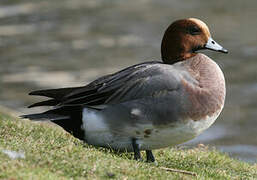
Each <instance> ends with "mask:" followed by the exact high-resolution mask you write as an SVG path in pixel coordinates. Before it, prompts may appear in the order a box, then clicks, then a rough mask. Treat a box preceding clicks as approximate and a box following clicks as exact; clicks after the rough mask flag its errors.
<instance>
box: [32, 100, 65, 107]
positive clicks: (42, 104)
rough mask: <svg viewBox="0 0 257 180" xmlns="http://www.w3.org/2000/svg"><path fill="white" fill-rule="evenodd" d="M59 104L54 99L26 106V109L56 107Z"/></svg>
mask: <svg viewBox="0 0 257 180" xmlns="http://www.w3.org/2000/svg"><path fill="white" fill-rule="evenodd" d="M59 103H60V101H58V100H56V99H49V100H46V101H41V102H38V103H35V104H32V105H30V106H28V108H33V107H37V106H56V105H57V104H59Z"/></svg>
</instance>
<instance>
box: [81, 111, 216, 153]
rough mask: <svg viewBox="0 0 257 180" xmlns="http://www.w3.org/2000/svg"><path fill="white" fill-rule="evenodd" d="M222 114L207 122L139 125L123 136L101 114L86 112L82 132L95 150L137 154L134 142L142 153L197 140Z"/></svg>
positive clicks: (191, 121) (210, 118)
mask: <svg viewBox="0 0 257 180" xmlns="http://www.w3.org/2000/svg"><path fill="white" fill-rule="evenodd" d="M220 112H221V110H220V111H218V112H217V113H215V114H214V115H213V116H206V118H205V119H202V120H199V121H193V120H190V119H189V120H184V121H183V122H177V123H174V124H172V125H168V126H162V127H156V126H153V125H151V124H145V125H142V124H141V125H139V124H138V126H133V127H126V128H124V129H122V130H121V131H120V132H113V131H112V130H111V129H110V128H109V126H108V125H107V124H106V122H105V120H104V118H103V117H102V116H101V113H99V111H92V110H89V109H84V111H83V125H82V128H83V129H84V130H85V139H86V141H87V142H88V143H89V144H92V145H95V146H102V147H109V148H112V149H117V150H126V151H133V149H132V144H131V143H132V138H136V139H137V141H136V142H137V144H139V147H140V149H141V150H151V149H159V148H164V147H167V146H172V145H177V144H181V143H184V142H186V141H189V140H191V139H193V138H194V137H196V136H198V135H199V134H200V133H202V132H203V131H204V130H206V129H207V128H209V127H210V126H211V125H212V124H213V123H214V122H215V120H216V119H217V117H218V116H219V114H220Z"/></svg>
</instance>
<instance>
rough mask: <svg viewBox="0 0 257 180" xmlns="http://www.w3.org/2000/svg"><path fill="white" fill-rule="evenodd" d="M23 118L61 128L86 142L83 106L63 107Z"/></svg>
mask: <svg viewBox="0 0 257 180" xmlns="http://www.w3.org/2000/svg"><path fill="white" fill-rule="evenodd" d="M21 117H22V118H27V119H30V120H33V121H47V120H50V121H52V122H53V123H55V124H57V125H59V126H61V127H62V128H63V129H64V130H66V131H67V132H69V133H71V134H72V135H73V136H75V137H76V138H79V139H81V140H85V139H84V138H85V133H84V130H83V129H82V128H81V125H82V106H79V105H78V106H62V107H58V108H55V109H52V110H48V111H45V112H43V113H37V114H27V115H22V116H21Z"/></svg>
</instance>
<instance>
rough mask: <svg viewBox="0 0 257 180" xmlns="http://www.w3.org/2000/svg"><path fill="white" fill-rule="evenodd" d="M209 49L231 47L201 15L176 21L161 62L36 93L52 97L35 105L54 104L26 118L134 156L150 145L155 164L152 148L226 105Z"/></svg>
mask: <svg viewBox="0 0 257 180" xmlns="http://www.w3.org/2000/svg"><path fill="white" fill-rule="evenodd" d="M203 49H210V50H214V51H218V52H223V53H227V50H226V49H224V48H223V47H221V46H220V45H219V44H218V43H216V42H215V41H214V40H213V39H212V38H211V34H210V31H209V29H208V27H207V25H206V24H205V23H204V22H202V21H201V20H199V19H195V18H189V19H182V20H177V21H175V22H173V23H172V24H171V25H170V26H169V27H168V29H167V30H166V31H165V34H164V37H163V40H162V44H161V56H162V61H163V62H159V61H152V62H145V63H141V64H137V65H133V66H130V67H128V68H126V69H123V70H121V71H119V72H116V73H114V74H110V75H106V76H103V77H101V78H98V79H97V80H95V81H93V82H91V83H90V84H88V85H86V86H82V87H71V88H61V89H50V90H39V91H33V92H31V93H30V95H38V96H46V97H49V98H51V99H49V100H46V101H43V102H39V103H35V104H33V105H31V106H29V107H36V106H54V108H53V109H51V110H49V111H46V112H43V113H39V114H29V115H24V116H23V117H24V118H29V119H31V120H50V121H52V122H53V123H55V124H58V125H59V126H61V127H63V129H65V130H66V131H68V132H69V133H71V134H73V135H74V136H75V137H76V138H79V139H81V140H83V141H85V142H86V143H88V144H91V145H94V146H102V147H106V148H112V149H115V150H119V151H133V152H134V158H135V159H141V155H140V151H141V150H145V151H146V156H147V161H150V162H154V161H155V158H154V156H153V154H152V150H153V149H158V148H164V147H167V146H172V145H177V144H181V143H183V142H186V141H188V140H191V139H193V138H194V137H196V136H197V135H199V134H200V133H202V132H203V131H204V130H206V129H207V128H209V127H210V126H211V125H212V124H213V123H214V121H215V120H216V119H217V117H218V116H219V114H220V112H221V110H222V108H223V105H224V101H225V93H226V90H225V80H224V76H223V73H222V71H221V69H220V68H219V66H218V65H217V64H216V63H215V62H214V61H213V60H211V59H210V58H209V57H207V56H206V55H204V54H201V53H197V51H198V50H203Z"/></svg>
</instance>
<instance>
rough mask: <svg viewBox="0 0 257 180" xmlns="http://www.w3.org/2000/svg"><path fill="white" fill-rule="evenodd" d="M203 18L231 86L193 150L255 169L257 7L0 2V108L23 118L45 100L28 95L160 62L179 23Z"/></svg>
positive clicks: (200, 1) (122, 0) (87, 0)
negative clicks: (166, 38)
mask: <svg viewBox="0 0 257 180" xmlns="http://www.w3.org/2000/svg"><path fill="white" fill-rule="evenodd" d="M187 17H197V18H200V19H202V20H203V21H205V22H206V23H207V24H208V25H209V27H210V30H211V32H212V36H213V38H214V39H215V40H216V41H217V42H218V43H220V44H221V45H222V46H224V47H225V48H227V49H228V50H229V54H228V55H225V54H220V53H215V52H209V51H205V52H204V53H205V54H207V55H208V56H210V57H211V58H212V59H215V60H216V62H217V63H218V64H219V65H220V66H221V68H222V70H223V72H224V74H225V77H226V83H227V98H226V105H225V108H224V110H223V112H222V114H221V115H220V117H219V118H218V120H217V121H216V123H215V124H214V125H213V126H212V127H211V128H210V129H209V130H207V131H206V132H205V133H204V134H202V135H201V136H199V137H198V138H196V139H195V140H193V141H191V142H190V143H187V144H186V145H187V146H191V145H194V144H198V143H204V144H209V145H211V146H212V145H213V146H215V147H216V148H217V149H219V150H221V151H224V152H228V153H229V154H230V155H231V156H233V157H236V158H240V159H243V160H246V161H250V162H257V20H256V17H257V1H256V0H247V1H242V0H228V1H223V0H216V1H205V0H195V1H186V0H172V1H171V0H159V1H155V0H137V1H127V0H44V1H40V0H30V1H29V0H12V1H10V0H1V1H0V105H4V106H8V107H11V108H13V109H15V110H17V111H20V112H21V113H28V112H33V111H34V112H35V111H38V110H30V109H26V106H27V105H29V104H31V103H33V102H36V101H37V100H40V98H35V97H29V96H28V95H27V93H28V92H29V91H32V90H37V89H42V88H58V87H66V86H80V85H84V84H86V83H88V82H90V81H91V80H94V79H95V78H97V77H99V76H102V75H104V74H107V73H112V72H115V71H117V70H119V69H121V68H124V67H126V66H130V65H133V64H136V63H140V62H143V61H151V60H159V59H160V43H161V39H162V35H163V32H164V30H165V29H166V28H167V26H168V25H169V24H170V23H171V22H172V21H174V20H177V19H180V18H187Z"/></svg>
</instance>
